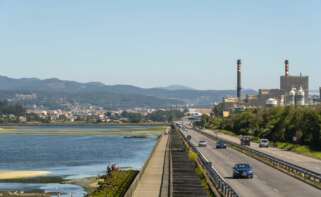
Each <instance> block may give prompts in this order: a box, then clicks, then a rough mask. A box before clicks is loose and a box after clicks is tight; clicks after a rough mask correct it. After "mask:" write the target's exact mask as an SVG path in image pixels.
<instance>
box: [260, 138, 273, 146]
mask: <svg viewBox="0 0 321 197" xmlns="http://www.w3.org/2000/svg"><path fill="white" fill-rule="evenodd" d="M269 145H270V142H269V140H268V139H261V140H260V144H259V147H260V148H263V147H265V148H268V147H269Z"/></svg>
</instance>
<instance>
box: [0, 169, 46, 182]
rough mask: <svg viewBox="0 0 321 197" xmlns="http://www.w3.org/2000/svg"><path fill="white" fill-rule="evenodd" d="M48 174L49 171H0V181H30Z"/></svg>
mask: <svg viewBox="0 0 321 197" xmlns="http://www.w3.org/2000/svg"><path fill="white" fill-rule="evenodd" d="M49 174H50V172H49V171H15V170H8V171H4V170H0V181H2V180H13V179H30V178H36V177H46V176H48V175H49Z"/></svg>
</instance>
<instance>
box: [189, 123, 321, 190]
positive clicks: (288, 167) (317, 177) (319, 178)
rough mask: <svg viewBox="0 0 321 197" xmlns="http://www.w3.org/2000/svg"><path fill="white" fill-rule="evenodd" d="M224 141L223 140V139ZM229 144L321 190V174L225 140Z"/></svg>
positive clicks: (211, 136)
mask: <svg viewBox="0 0 321 197" xmlns="http://www.w3.org/2000/svg"><path fill="white" fill-rule="evenodd" d="M195 130H196V131H198V132H200V133H202V134H203V135H205V136H207V137H208V138H211V139H214V140H218V139H220V138H218V137H216V136H213V135H210V134H208V133H205V132H203V131H202V130H199V129H195ZM222 140H223V139H222ZM224 142H226V143H227V144H229V145H230V146H231V147H232V148H234V149H235V150H237V151H239V152H242V153H244V154H246V155H248V156H250V157H253V158H255V159H257V160H259V161H261V162H263V163H265V164H267V165H269V166H271V167H273V168H275V169H278V170H280V171H282V172H284V173H286V174H288V175H290V176H293V177H295V178H297V179H299V180H301V181H303V182H305V183H308V184H310V185H312V186H314V187H316V188H318V189H321V174H319V173H317V172H313V171H311V170H308V169H306V168H303V167H300V166H297V165H295V164H292V163H289V162H287V161H284V160H282V159H279V158H276V157H273V156H271V155H268V154H266V153H263V152H260V151H257V150H254V149H252V148H249V147H247V146H241V145H240V144H237V143H235V142H231V141H228V140H224Z"/></svg>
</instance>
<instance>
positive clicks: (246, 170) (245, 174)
mask: <svg viewBox="0 0 321 197" xmlns="http://www.w3.org/2000/svg"><path fill="white" fill-rule="evenodd" d="M253 174H254V173H253V169H252V167H251V165H250V164H247V163H239V164H235V166H234V167H233V178H250V179H252V178H253Z"/></svg>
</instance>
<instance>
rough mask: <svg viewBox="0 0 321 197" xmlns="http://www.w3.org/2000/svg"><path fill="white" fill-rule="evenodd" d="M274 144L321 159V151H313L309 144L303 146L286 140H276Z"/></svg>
mask: <svg viewBox="0 0 321 197" xmlns="http://www.w3.org/2000/svg"><path fill="white" fill-rule="evenodd" d="M274 145H275V147H277V148H279V149H282V150H287V151H292V152H295V153H298V154H301V155H305V156H308V157H312V158H315V159H321V151H313V150H311V149H310V148H309V147H308V146H302V145H298V144H291V143H286V142H276V143H274Z"/></svg>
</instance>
